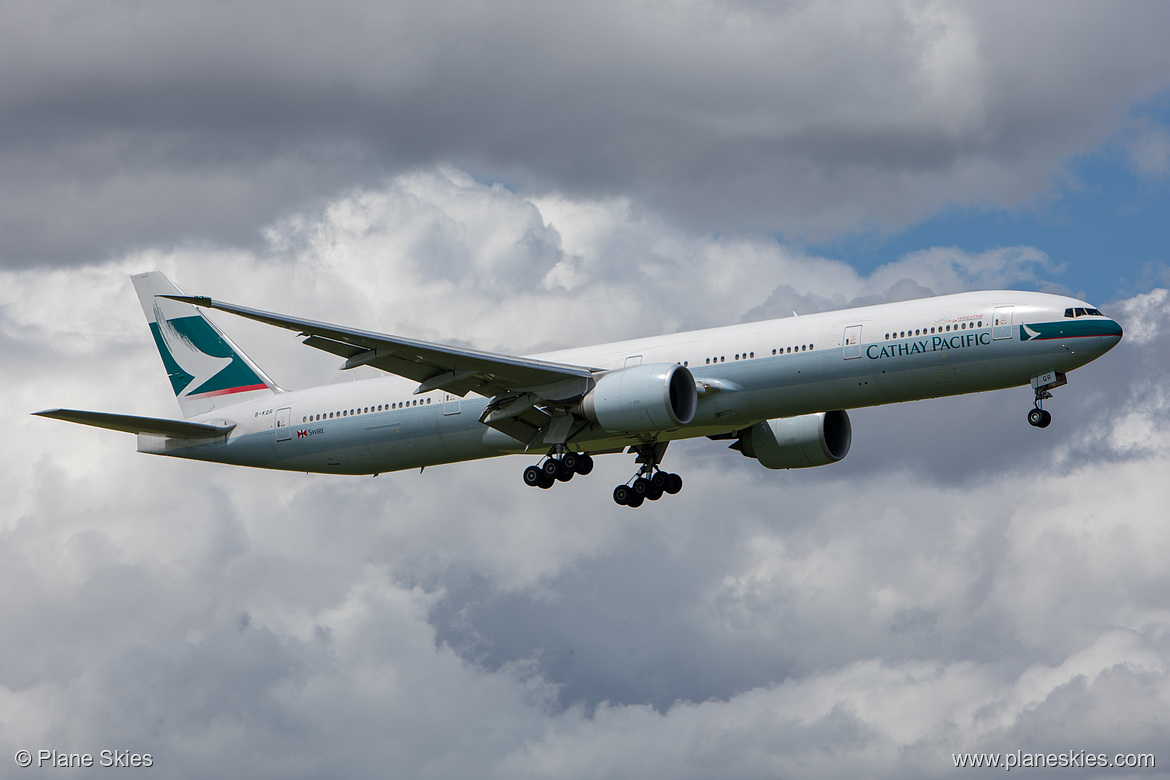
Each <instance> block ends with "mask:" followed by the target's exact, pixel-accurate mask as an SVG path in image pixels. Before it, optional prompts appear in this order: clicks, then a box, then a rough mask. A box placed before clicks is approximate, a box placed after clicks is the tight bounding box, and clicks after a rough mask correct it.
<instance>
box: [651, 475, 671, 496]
mask: <svg viewBox="0 0 1170 780" xmlns="http://www.w3.org/2000/svg"><path fill="white" fill-rule="evenodd" d="M666 477H667V473H666V472H665V471H655V472H654V476H652V477H650V484H652V485H654V487H655V488H657V489H658V490H659V491H663V490H666Z"/></svg>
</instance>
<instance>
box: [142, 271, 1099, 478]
mask: <svg viewBox="0 0 1170 780" xmlns="http://www.w3.org/2000/svg"><path fill="white" fill-rule="evenodd" d="M1088 307H1089V305H1088V304H1086V303H1085V302H1083V301H1079V300H1076V299H1073V298H1068V297H1064V296H1056V295H1048V294H1043V293H1029V292H1013V291H994V292H975V293H961V294H957V295H945V296H939V297H934V298H925V299H920V300H912V301H904V302H900V303H888V304H881V305H876V306H866V307H862V308H855V309H845V310H841V311H832V312H824V313H820V314H812V315H806V316H801V317H795V316H794V317H790V318H785V319H779V320H769V321H765V322H751V323H744V324H740V325H730V326H726V327H720V328H711V329H707V330H699V331H690V332H685V333H674V334H669V335H663V336H653V337H649V338H641V339H632V340H629V341H622V342H614V343H610V344H601V345H597V346H593V347H581V348H575V349H567V350H560V351H557V352H551V353H547V354H543V355H536V356H533V357H536V358H539V359H543V360H548V361H554V362H557V363H562V364H572V365H580V366H591V367H595V368H602V369H621V368H623V367H625V366H629V365H633V364H637V363H644V364H650V363H655V364H659V363H669V364H673V363H681V364H684V365H685V366H687V367H688V369H689V370H690V372H691V373H692V374H693V375H694V379H695V382H696V384H697V386H698V387H699V392H700V395H699V402H698V410H697V412H696V414H695V417H694V419H693V421H691V422H690V423H689V424H688V425H685V426H682V427H679V428H676V429H673V430H666V431H661V432H659V433H657V434H656V435H655V436H654V437H653V438H654V439H655V440H658V441H670V440H676V439H685V438H692V437H698V436H712V435H724V434H730V433H734V432H736V431H740V430H743V429H745V428H747V427H750V426H751V425H753V424H755V423H757V422H760V421H763V420H769V419H777V418H788V417H794V416H798V415H805V414H810V413H814V412H823V411H831V410H837V409H852V408H858V407H864V406H875V405H879V404H887V403H895V402H901V401H910V400H917V399H923V398H934V397H939V396H946V395H956V394H961V393H971V392H980V391H985V390H994V389H998V388H1005V387H1013V386H1018V385H1025V384H1028V383H1029V381H1030V380H1031V379H1033V378H1034V377H1038V376H1040V375H1042V374H1045V373H1046V372H1051V371H1058V372H1061V373H1065V372H1068V371H1070V370H1072V369H1074V368H1077V367H1079V366H1082V365H1084V364H1086V363H1088V362H1090V361H1092V360H1094V359H1095V358H1097V357H1099V356H1100V355H1102V354H1104V353H1105V352H1106V351H1108V350H1109V349H1111V348H1112V347H1113V346H1114V345H1115V344H1117V342H1118V341H1119V340H1120V338H1121V329H1120V327H1119V326H1118V325H1117V323H1115V322H1113V321H1112V320H1110V319H1108V318H1106V317H1104V316H1077V317H1075V318H1069V317H1066V316H1065V310H1066V309H1079V310H1080V311H1082V312H1083V311H1084V309H1086V308H1088ZM417 387H418V383H417V382H414V381H411V380H407V379H402V378H398V377H394V376H387V377H381V378H375V379H367V380H361V381H356V382H347V383H342V384H333V385H325V386H321V387H314V388H310V389H306V390H297V391H286V392H282V393H278V394H271V395H268V396H266V397H265V398H263V399H260V400H252V401H249V402H247V403H244V404H240V405H238V406H231V407H221V408H219V409H218V410H216V411H215V412H214V413H211V414H208V415H205V416H204V417H197V418H193V420H194V421H201V420H203V419H205V418H206V419H207V420H214V421H217V422H218V421H225V420H226V421H227V422H230V423H235V426H236V427H235V428H234V429H233V430H232V431H231V432H230V434H228V435H226V436H223V437H221V438H219V439H215V440H210V441H207V440H205V441H200V442H191V441H187V440H183V439H176V438H165V437H156V436H150V435H146V434H140V435H139V449H140V450H141V451H144V452H153V453H157V454H166V455H172V456H178V457H186V458H195V459H200V460H209V461H217V462H223V463H232V464H238V465H248V466H257V467H263V468H274V469H288V470H296V471H307V472H326V473H343V474H370V473H379V472H387V471H394V470H398V469H406V468H418V467H420V466H430V465H436V464H440V463H451V462H456V461H463V460H472V459H476V458H485V457H491V456H494V455H501V454H507V453H514V452H522V451H524V449H525V447H526V445H525V444H524V443H522V442H519V441H517V440H516V439H513V438H512V437H510V436H507V435H504V434H502V433H500V432H499V431H496V430H494V429H492V428H489V427H488V426H486V425H485V424H483V423H482V422H480V417H481V414H482V413H483V411H484V408H485V407H486V405H487V404H488V399H485V398H482V397H478V396H473V395H469V396H467V397H464V398H459V397H456V396H452V395H448V394H446V393H443V392H441V391H436V392H431V393H423V394H420V395H415V394H414V391H415V389H416V388H417ZM645 440H646V437H645V436H632V435H626V434H621V433H615V432H610V431H605V430H602V429H600V428H599V427H598V426H597V425H592V426H585V427H584V428H583V429H582V430H580V431H578V432H575V433H574V437H573V438H571V439H570V440H569V442H568V447H569V448H570V449H573V450H576V451H582V452H594V453H596V452H601V451H612V450H615V449H616V448H619V447H623V446H627V445H632V444H637V443H639V442H643V441H645ZM533 450H534V451H536V450H538V448H533Z"/></svg>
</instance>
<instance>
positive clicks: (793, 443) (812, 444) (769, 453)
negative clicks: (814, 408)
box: [731, 411, 853, 469]
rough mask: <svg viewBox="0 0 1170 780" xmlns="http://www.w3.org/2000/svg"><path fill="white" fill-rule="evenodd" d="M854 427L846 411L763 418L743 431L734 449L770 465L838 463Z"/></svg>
mask: <svg viewBox="0 0 1170 780" xmlns="http://www.w3.org/2000/svg"><path fill="white" fill-rule="evenodd" d="M852 441H853V427H852V426H851V425H850V424H849V415H847V414H846V413H845V412H843V411H835V412H818V413H817V414H805V415H801V416H800V417H786V418H783V419H780V420H764V421H763V422H759V423H756V424H755V425H753V426H752V427H750V428H748V429H746V430H743V431H740V434H739V441H737V442H736V443H735V444H732V445H731V447H732V449H737V450H739V451H741V452H742V453H743V454H744V455H746V456H747V457H749V458H755V459H756V460H758V461H759V462H760V464H761V465H763V466H764V467H765V468H769V469H802V468H807V467H808V466H824V465H826V464H829V463H836V462H837V461H839V460H841V459H842V458H844V457H845V456H846V455H848V454H849V445H850V444H851V443H852Z"/></svg>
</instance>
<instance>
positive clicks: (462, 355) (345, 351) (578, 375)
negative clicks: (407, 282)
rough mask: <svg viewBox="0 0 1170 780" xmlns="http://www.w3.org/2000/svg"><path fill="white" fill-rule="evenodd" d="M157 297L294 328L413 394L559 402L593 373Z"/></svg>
mask: <svg viewBox="0 0 1170 780" xmlns="http://www.w3.org/2000/svg"><path fill="white" fill-rule="evenodd" d="M162 297H164V298H171V299H174V300H176V301H183V302H184V303H190V304H193V305H195V306H202V307H204V308H207V309H216V310H218V311H226V312H230V313H231V314H236V315H238V316H240V317H246V318H248V319H250V320H256V321H257V322H263V323H267V324H268V325H275V326H276V327H278V328H285V329H287V330H295V331H297V332H298V333H299V335H301V336H305V337H306V338H305V340H304V343H305V344H307V345H309V346H310V347H315V348H316V349H320V350H323V351H325V352H330V353H332V354H334V355H339V356H340V357H343V358H345V365H343V366H342V368H356V367H358V366H373V367H374V368H378V369H381V370H382V371H386V372H388V373H391V374H397V375H398V376H403V377H406V378H408V379H413V380H414V381H416V382H418V383H419V386H418V388H417V389H416V390H415V393H425V392H429V391H431V390H444V391H446V392H448V393H451V394H453V395H458V396H464V395H466V394H467V393H469V392H474V393H478V394H480V395H483V396H485V397H488V398H492V397H501V396H518V395H523V394H525V393H532V394H534V395H535V396H537V397H539V398H540V399H542V400H550V401H557V400H565V399H569V398H572V397H575V396H579V395H581V394H583V393H584V392H586V391H588V390H589V389H590V387H592V376H593V374H594V373H595V371H597V370H598V369H593V368H589V367H587V366H574V365H569V364H565V363H551V362H548V361H544V360H532V359H531V358H522V357H514V356H511V355H500V354H496V353H492V352H481V351H479V350H475V349H463V348H460V347H450V346H445V345H443V344H432V343H430V342H426V341H417V340H415V339H407V338H402V337H401V336H390V335H386V334H383V333H373V332H371V331H364V330H355V329H353V328H345V327H342V326H340V325H330V324H328V323H324V322H314V321H313V320H303V319H299V318H296V317H288V316H285V315H283V314H274V313H272V312H267V311H260V310H259V309H249V308H247V307H244V306H236V305H235V304H231V303H224V302H223V301H216V300H212V299H211V298H205V297H201V296H187V295H164V296H162Z"/></svg>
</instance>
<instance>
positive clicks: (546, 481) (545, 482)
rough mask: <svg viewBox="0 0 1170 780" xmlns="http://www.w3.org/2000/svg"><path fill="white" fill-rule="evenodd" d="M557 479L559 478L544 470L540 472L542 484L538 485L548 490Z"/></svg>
mask: <svg viewBox="0 0 1170 780" xmlns="http://www.w3.org/2000/svg"><path fill="white" fill-rule="evenodd" d="M556 481H557V480H556V478H555V477H550V476H549V475H548V474H546V473H545V472H543V471H542V472H540V484H539V485H537V487H538V488H540V489H541V490H548V489H549V488H550V487H552V486H553V483H554V482H556Z"/></svg>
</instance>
